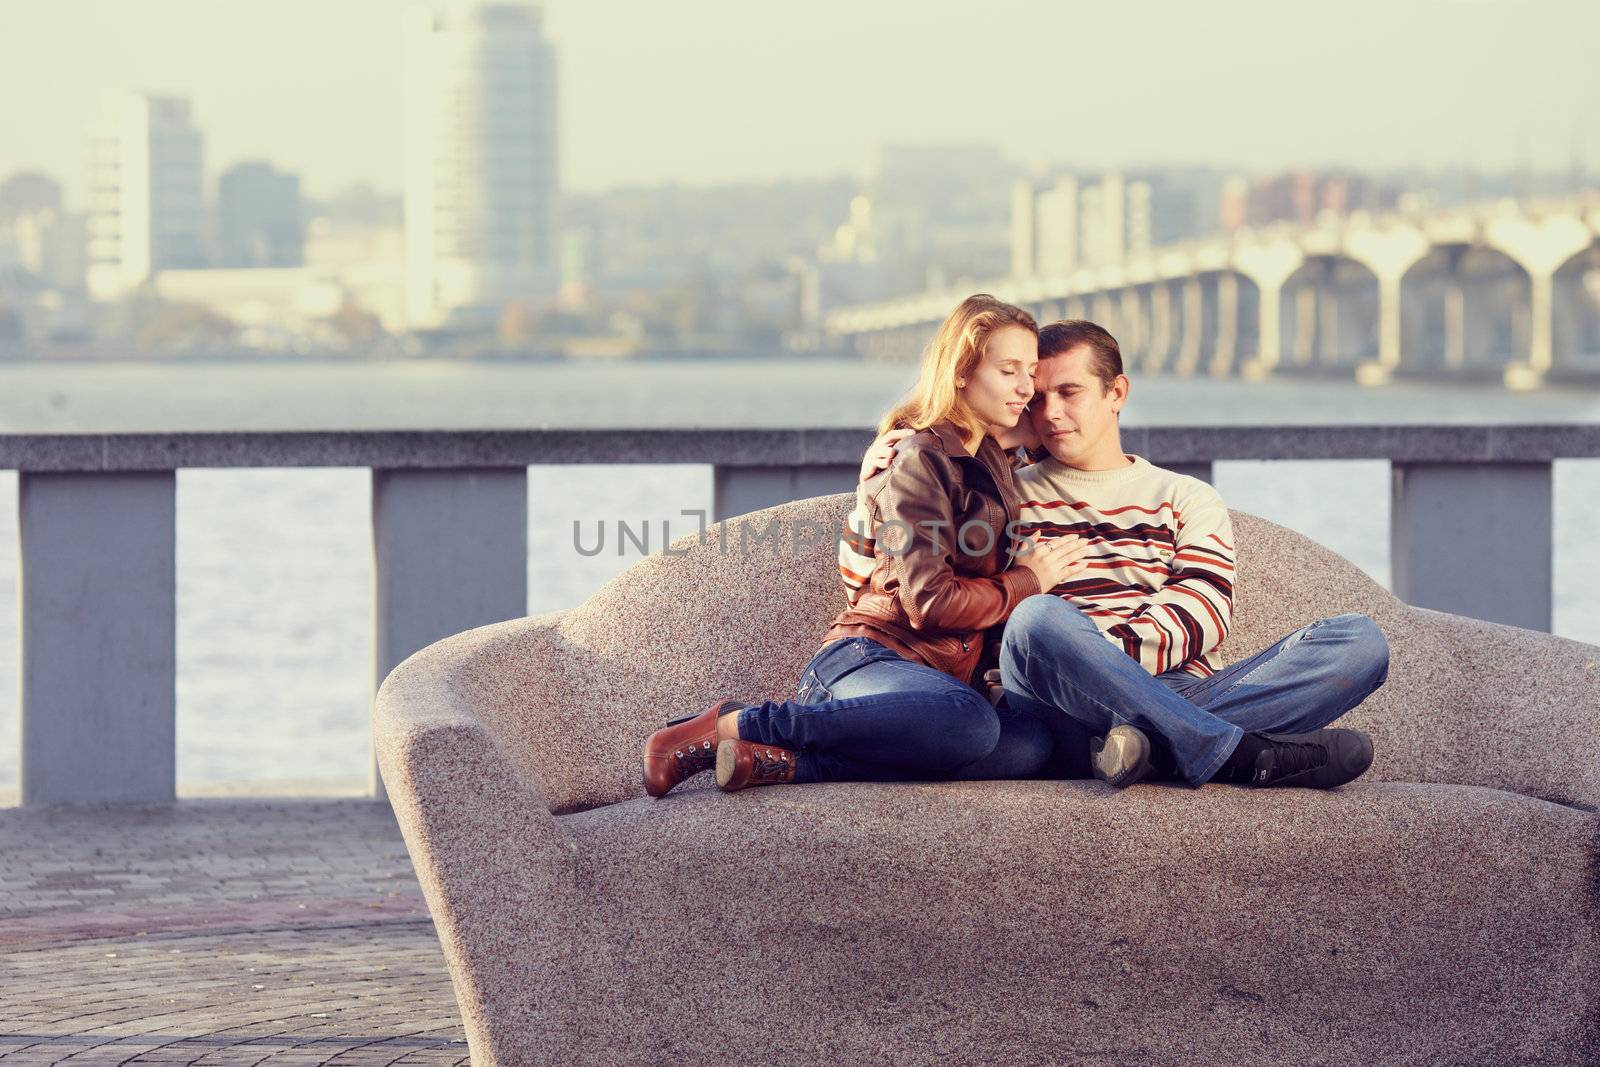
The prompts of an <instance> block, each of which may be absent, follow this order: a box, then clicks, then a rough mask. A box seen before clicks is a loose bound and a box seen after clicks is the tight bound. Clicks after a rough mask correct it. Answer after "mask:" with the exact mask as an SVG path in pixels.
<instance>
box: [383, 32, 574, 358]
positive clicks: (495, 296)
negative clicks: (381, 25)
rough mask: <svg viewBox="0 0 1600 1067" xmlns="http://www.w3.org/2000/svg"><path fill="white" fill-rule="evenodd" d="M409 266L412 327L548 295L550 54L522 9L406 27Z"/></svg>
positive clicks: (483, 315) (486, 315) (552, 148)
mask: <svg viewBox="0 0 1600 1067" xmlns="http://www.w3.org/2000/svg"><path fill="white" fill-rule="evenodd" d="M406 75H407V85H408V89H407V93H408V95H407V100H406V189H405V228H406V268H407V307H408V313H409V316H410V319H411V323H412V325H414V326H419V327H428V326H441V325H455V324H475V323H481V324H485V325H492V324H493V323H494V322H495V321H496V320H497V318H498V315H499V311H500V308H501V307H503V306H504V305H505V304H506V303H507V302H508V301H511V300H516V299H525V298H528V297H533V296H542V295H549V294H553V293H554V291H555V287H556V270H555V232H554V231H555V196H556V71H555V53H554V50H553V49H552V48H551V46H550V44H549V42H548V41H547V40H546V38H545V36H544V29H543V25H542V17H541V12H540V10H539V9H538V8H536V7H532V6H528V5H524V4H483V5H479V6H466V5H457V6H452V7H450V8H448V9H442V10H431V9H418V10H414V11H412V12H411V14H410V17H409V22H408V25H407V59H406Z"/></svg>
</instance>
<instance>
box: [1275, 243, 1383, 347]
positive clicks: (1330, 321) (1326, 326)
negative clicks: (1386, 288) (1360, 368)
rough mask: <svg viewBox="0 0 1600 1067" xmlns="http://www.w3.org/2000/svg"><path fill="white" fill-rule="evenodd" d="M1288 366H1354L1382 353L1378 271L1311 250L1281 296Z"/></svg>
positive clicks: (1282, 327)
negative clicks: (1379, 324) (1379, 334)
mask: <svg viewBox="0 0 1600 1067" xmlns="http://www.w3.org/2000/svg"><path fill="white" fill-rule="evenodd" d="M1279 300H1280V303H1281V310H1280V312H1279V322H1280V323H1281V330H1282V337H1281V340H1280V344H1281V350H1282V352H1283V359H1282V360H1281V361H1280V363H1279V366H1280V368H1282V369H1284V370H1300V371H1323V370H1329V369H1335V368H1337V369H1339V370H1351V369H1353V368H1354V367H1356V366H1357V365H1359V364H1360V363H1361V362H1362V361H1363V360H1367V359H1372V358H1375V357H1376V356H1377V354H1378V301H1379V289H1378V275H1377V274H1376V273H1375V272H1374V271H1373V270H1372V268H1371V267H1369V266H1368V265H1367V264H1365V263H1363V262H1361V261H1360V260H1357V259H1354V258H1352V257H1350V256H1346V255H1340V254H1336V253H1333V254H1326V255H1321V254H1319V255H1310V256H1307V257H1306V261H1305V262H1304V263H1303V264H1301V265H1300V267H1299V268H1297V269H1296V270H1295V272H1294V273H1293V274H1291V275H1289V277H1288V278H1287V279H1285V280H1284V283H1283V289H1282V291H1281V293H1280V295H1279Z"/></svg>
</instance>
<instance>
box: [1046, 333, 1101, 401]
mask: <svg viewBox="0 0 1600 1067" xmlns="http://www.w3.org/2000/svg"><path fill="white" fill-rule="evenodd" d="M1079 345H1088V346H1089V351H1090V352H1091V353H1093V355H1092V356H1091V357H1090V359H1089V369H1090V370H1091V371H1093V372H1094V376H1095V377H1096V378H1099V379H1100V391H1101V392H1102V393H1103V392H1105V391H1106V390H1107V389H1110V388H1111V383H1112V382H1115V381H1116V380H1117V375H1119V374H1121V373H1122V349H1121V348H1120V347H1118V345H1117V339H1116V338H1115V337H1112V336H1111V332H1110V331H1109V330H1107V329H1106V328H1105V327H1104V326H1097V325H1096V324H1094V323H1092V322H1090V321H1089V320H1088V319H1063V320H1062V321H1060V322H1052V323H1051V324H1050V325H1048V326H1046V327H1044V328H1043V329H1041V330H1040V331H1039V358H1040V359H1049V358H1050V357H1051V356H1064V355H1066V354H1067V353H1068V352H1071V351H1072V350H1073V349H1074V348H1077V347H1078V346H1079Z"/></svg>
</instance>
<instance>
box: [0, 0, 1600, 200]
mask: <svg viewBox="0 0 1600 1067" xmlns="http://www.w3.org/2000/svg"><path fill="white" fill-rule="evenodd" d="M544 8H545V11H546V24H547V27H548V31H549V33H550V36H551V37H552V39H553V40H554V42H555V44H556V48H557V50H558V57H559V62H560V76H559V78H560V91H561V103H560V114H561V135H560V136H561V151H562V160H561V173H562V181H563V183H564V185H565V186H566V187H568V188H575V189H585V190H588V189H597V188H605V187H609V186H614V185H619V184H629V183H637V182H643V183H656V182H664V181H671V180H677V181H684V182H690V183H697V184H699V183H711V182H721V181H738V180H746V179H761V178H771V177H781V176H789V175H793V176H810V175H823V174H836V173H839V172H843V171H856V170H859V169H860V168H861V166H862V164H863V162H864V161H865V159H866V157H867V153H868V151H869V149H870V147H871V146H872V145H874V144H876V143H879V142H882V141H886V140H902V141H941V140H952V141H954V140H989V141H993V142H996V143H998V144H999V145H1000V146H1001V147H1002V148H1004V149H1005V150H1006V151H1007V152H1008V153H1010V154H1011V155H1012V156H1013V157H1015V158H1017V159H1018V160H1020V161H1022V162H1025V163H1072V164H1081V165H1084V166H1090V167H1098V166H1105V165H1128V164H1138V163H1145V162H1198V163H1214V164H1221V165H1225V166H1237V167H1239V168H1241V169H1246V170H1262V169H1274V168H1280V167H1289V166H1300V165H1323V164H1333V165H1347V166H1353V167H1358V168H1378V169H1381V168H1390V167H1400V166H1410V165H1417V166H1433V165H1447V164H1466V165H1469V166H1476V167H1481V168H1485V169H1499V170H1509V169H1513V168H1516V167H1518V166H1521V165H1523V164H1524V163H1528V164H1531V165H1533V166H1535V167H1538V168H1540V169H1565V168H1566V167H1567V166H1568V165H1569V163H1570V160H1571V158H1572V155H1573V151H1574V145H1575V144H1576V145H1577V146H1578V147H1579V148H1580V150H1581V151H1582V152H1583V154H1584V156H1585V157H1586V160H1587V163H1588V166H1589V169H1591V170H1600V74H1597V73H1596V71H1597V68H1600V64H1597V62H1596V59H1595V48H1596V45H1597V42H1600V3H1596V2H1595V0H1339V2H1336V3H1335V2H1327V3H1322V4H1315V5H1313V4H1307V3H1296V2H1293V0H1208V2H1205V3H1195V2H1193V0H1184V2H1166V0H1160V2H1124V3H1116V2H1106V0H1102V2H1100V3H1094V4H1088V3H1073V2H1048V0H1044V2H1036V3H1020V2H1015V0H987V2H983V3H979V2H977V0H969V2H965V3H948V2H944V0H917V2H912V3H874V2H871V0H806V2H803V3H789V4H785V5H781V6H780V5H774V4H765V3H759V2H752V0H674V2H671V3H663V2H660V0H634V2H628V3H622V2H618V0H551V2H549V3H547V4H545V5H544ZM402 12H403V4H402V3H400V2H397V0H270V2H268V0H140V2H137V3H135V2H130V0H0V175H3V174H6V173H9V172H10V171H12V170H14V169H16V168H18V167H21V166H36V167H41V168H43V169H45V170H48V171H50V172H53V173H54V174H55V175H56V176H57V177H59V178H62V179H64V180H65V181H66V183H67V187H68V194H69V196H72V195H74V194H75V192H76V190H77V187H78V184H79V181H78V179H79V170H80V169H81V156H82V147H81V146H82V133H83V128H84V126H85V124H86V122H87V120H88V119H89V118H90V116H91V114H92V113H93V111H94V108H95V104H96V101H97V99H98V95H99V90H100V88H101V86H103V85H105V84H112V83H120V84H126V85H130V86H133V87H136V88H147V89H151V90H155V91H165V92H175V93H184V94H188V95H189V96H190V97H191V98H192V99H193V101H194V107H195V112H196V115H197V117H198V119H199V122H200V125H201V127H202V128H203V130H204V131H205V135H206V161H207V169H208V170H209V171H210V172H211V173H212V174H215V173H216V172H218V171H220V170H222V169H224V168H226V167H227V166H229V165H231V164H233V163H235V162H238V161H239V160H241V159H246V158H268V159H271V160H273V161H275V162H276V163H278V164H279V165H281V166H285V167H287V168H289V169H293V170H298V171H299V172H301V173H302V174H303V175H304V179H305V185H306V187H307V189H308V190H310V191H311V192H314V193H322V192H327V191H331V190H332V189H335V188H337V187H339V186H341V185H344V184H347V183H350V182H355V181H363V180H366V181H374V182H376V183H378V184H379V185H380V186H383V187H387V188H391V189H398V188H399V186H400V161H401V151H402V149H401V136H402V123H401V115H400V112H399V110H398V108H399V104H400V101H401V99H402V94H401V85H402V79H403V78H404V69H403V66H402V55H401V48H402Z"/></svg>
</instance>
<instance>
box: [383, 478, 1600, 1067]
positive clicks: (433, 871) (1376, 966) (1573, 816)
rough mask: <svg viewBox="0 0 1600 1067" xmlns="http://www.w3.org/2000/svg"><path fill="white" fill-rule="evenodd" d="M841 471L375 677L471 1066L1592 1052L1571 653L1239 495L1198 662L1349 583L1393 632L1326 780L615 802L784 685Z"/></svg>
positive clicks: (1561, 1059) (386, 758)
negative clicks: (1411, 585)
mask: <svg viewBox="0 0 1600 1067" xmlns="http://www.w3.org/2000/svg"><path fill="white" fill-rule="evenodd" d="M851 499H852V498H851V497H850V496H848V495H841V496H831V497H819V498H815V499H811V500H803V501H798V502H795V503H793V504H788V505H784V506H782V507H779V508H774V509H770V510H768V511H766V512H760V513H757V514H755V515H752V516H746V517H744V518H742V519H736V520H733V521H732V522H730V523H727V524H723V525H722V526H720V527H718V526H714V527H712V528H711V530H710V531H709V535H708V537H707V539H706V543H704V544H693V545H692V546H691V547H689V548H688V551H687V553H686V554H684V555H655V556H652V557H649V558H647V559H645V560H643V561H641V562H640V563H639V564H638V565H636V566H635V567H633V568H632V569H630V570H629V571H627V572H626V573H624V574H623V575H621V576H619V577H618V578H617V579H615V580H614V581H612V582H611V583H610V584H609V585H607V586H606V587H605V588H603V589H601V590H600V591H599V592H598V593H596V594H595V595H594V596H593V597H591V598H590V599H589V601H588V602H587V603H585V604H584V605H583V606H582V607H580V608H578V609H576V610H574V611H570V612H565V613H558V614H552V615H544V616H538V617H534V618H527V619H518V620H514V621H510V622H505V623H500V624H497V625H493V626H485V627H482V628H479V629H475V630H470V631H467V632H465V633H461V634H457V635H455V636H453V637H451V638H448V639H446V640H444V641H441V642H439V643H437V644H435V645H432V646H430V647H428V648H426V649H423V650H422V651H421V652H418V653H417V654H416V655H414V656H412V657H411V658H410V659H408V660H406V662H404V663H403V664H401V665H400V666H399V667H398V668H396V669H395V671H394V672H393V673H392V674H390V676H389V677H388V679H387V681H385V683H384V685H383V686H382V689H381V690H380V692H379V694H378V698H377V702H376V707H375V712H374V731H375V737H376V744H377V748H378V757H379V761H380V766H381V769H382V773H383V777H384V780H385V782H386V783H387V786H388V789H389V794H390V797H391V799H392V801H393V804H394V810H395V813H396V815H397V817H398V819H399V822H400V826H401V828H402V830H403V831H404V834H405V839H406V842H407V844H408V846H409V848H410V851H411V856H412V858H413V860H414V861H415V865H416V869H417V874H418V875H419V877H420V879H421V882H422V887H423V889H424V891H425V893H426V896H427V900H428V903H429V906H430V908H431V910H432V912H433V915H434V918H435V921H436V923H437V926H438V931H439V936H440V939H441V941H442V942H443V946H444V952H445V956H446V959H447V960H448V962H449V967H450V972H451V977H452V980H453V982H454V984H455V990H456V995H457V998H458V1000H459V1002H460V1006H461V1010H462V1014H463V1016H464V1021H465V1024H466V1030H467V1034H468V1035H469V1041H470V1044H471V1049H472V1052H473V1056H474V1060H475V1062H479V1063H507V1064H511V1063H557V1064H571V1063H659V1064H673V1063H696V1062H710V1061H713V1060H715V1061H718V1062H738V1061H739V1060H745V1061H748V1062H774V1063H779V1062H808V1063H851V1064H864V1063H885V1064H888V1063H894V1064H900V1063H940V1064H949V1063H1006V1064H1024V1063H1064V1062H1065V1063H1151V1064H1195V1063H1235V1062H1251V1063H1254V1064H1267V1063H1273V1064H1278V1063H1281V1064H1305V1063H1311V1062H1326V1063H1363V1064H1365V1063H1418V1064H1422V1063H1443V1062H1449V1063H1484V1064H1497V1065H1498V1064H1521V1063H1526V1064H1553V1063H1585V1062H1596V1056H1597V1054H1600V1053H1597V1049H1600V1037H1597V1018H1600V1013H1597V1005H1600V945H1597V942H1596V932H1595V931H1596V923H1595V919H1596V915H1595V912H1596V886H1597V882H1596V880H1597V870H1600V868H1597V832H1600V820H1597V817H1596V814H1595V810H1596V809H1595V805H1596V804H1600V758H1597V757H1600V742H1597V738H1600V723H1597V713H1600V648H1596V647H1594V646H1590V645H1585V644H1581V643H1578V642H1574V641H1569V640H1565V639H1562V638H1558V637H1553V636H1550V635H1548V634H1543V633H1536V632H1532V631H1526V630H1519V629H1515V628H1512V627H1507V626H1500V625H1495V624H1491V623H1485V622H1479V621H1475V620H1472V619H1466V618H1461V617H1458V616H1452V615H1446V614H1442V613H1439V612H1434V611H1427V610H1423V609H1419V608H1413V607H1409V606H1407V605H1405V604H1404V603H1402V602H1400V601H1399V600H1397V599H1395V598H1394V597H1393V596H1391V595H1390V594H1389V593H1387V592H1385V591H1384V590H1383V589H1382V588H1381V587H1380V586H1378V585H1377V584H1376V583H1374V582H1373V581H1372V580H1371V579H1370V578H1368V577H1367V576H1366V575H1365V574H1364V573H1362V572H1361V571H1360V570H1359V569H1357V568H1356V567H1355V566H1353V565H1352V564H1350V563H1349V562H1348V561H1346V560H1344V559H1342V558H1341V557H1339V556H1337V555H1335V554H1333V553H1332V552H1330V551H1328V550H1327V549H1325V548H1322V547H1321V546H1319V545H1317V544H1316V543H1314V542H1313V541H1311V540H1309V539H1307V538H1305V537H1302V536H1300V535H1298V534H1295V533H1293V532H1291V531H1288V530H1285V529H1283V528H1281V527H1278V526H1275V525H1273V524H1272V523H1269V522H1266V521H1264V520H1262V519H1259V518H1256V517H1253V516H1250V515H1247V514H1242V513H1239V512H1235V513H1234V515H1233V521H1234V524H1235V533H1236V536H1237V538H1238V561H1239V570H1238V584H1237V592H1236V613H1235V629H1234V630H1233V632H1232V634H1231V635H1230V637H1229V640H1228V643H1227V644H1226V645H1225V646H1224V647H1223V650H1222V652H1223V656H1224V659H1225V660H1226V661H1228V662H1233V661H1235V660H1237V659H1238V658H1240V657H1242V656H1245V655H1248V654H1250V653H1252V652H1254V651H1256V650H1258V649H1260V648H1263V647H1265V646H1266V645H1268V644H1270V643H1271V642H1272V641H1273V640H1275V639H1277V638H1278V637H1280V636H1281V635H1282V634H1284V633H1286V632H1288V631H1290V630H1292V629H1294V628H1295V627H1297V626H1300V625H1303V624H1304V623H1306V622H1309V621H1311V620H1312V619H1315V618H1320V617H1323V616H1327V615H1334V614H1339V613H1342V612H1349V611H1358V612H1363V613H1366V614H1368V615H1370V616H1372V617H1373V618H1374V619H1375V620H1376V621H1377V622H1378V624H1379V625H1380V626H1381V628H1382V629H1383V631H1384V633H1385V634H1386V636H1387V637H1388V640H1389V643H1390V648H1391V653H1392V661H1391V668H1390V675H1389V680H1388V683H1387V684H1386V685H1385V686H1384V687H1383V688H1382V689H1381V690H1380V691H1379V692H1377V693H1376V694H1374V696H1373V697H1371V698H1370V699H1369V700H1368V701H1367V702H1366V703H1365V704H1363V705H1362V706H1361V707H1359V708H1357V709H1356V710H1355V711H1353V712H1351V713H1350V714H1349V715H1347V716H1346V717H1345V719H1344V720H1343V721H1344V723H1346V724H1348V725H1352V726H1358V727H1361V728H1363V729H1366V730H1368V731H1370V732H1371V733H1372V735H1373V737H1374V741H1375V743H1376V748H1377V759H1376V762H1375V763H1374V765H1373V767H1372V769H1371V771H1369V772H1368V774H1367V776H1366V777H1364V778H1363V779H1361V780H1360V781H1358V782H1356V783H1353V784H1351V785H1349V786H1346V787H1344V788H1342V789H1338V790H1333V791H1328V792H1318V791H1311V790H1297V789H1290V790H1276V791H1273V790H1267V791H1251V790H1246V789H1243V788H1240V787H1235V786H1228V785H1215V784H1213V785H1207V786H1205V787H1203V788H1201V789H1199V790H1191V789H1188V788H1186V787H1183V786H1180V785H1175V784H1165V783H1147V784H1142V785H1138V786H1135V787H1133V788H1131V789H1128V790H1125V791H1122V792H1115V791H1113V790H1111V789H1109V788H1108V787H1106V786H1104V785H1103V784H1101V783H1099V782H1096V781H1092V780H1090V781H1010V782H954V783H927V784H911V785H886V784H866V783H828V784H815V785H806V786H788V787H777V788H770V789H754V790H749V791H746V792H743V793H739V794H733V795H726V794H722V793H720V792H718V791H717V790H716V788H715V786H714V784H713V783H712V781H711V776H710V775H702V776H700V777H699V778H698V779H696V780H694V781H693V782H691V783H688V784H686V785H684V786H681V787H679V789H678V791H676V792H674V793H673V794H672V795H670V796H668V797H666V798H664V799H662V800H652V799H650V798H648V797H646V796H644V793H643V788H642V786H641V782H640V765H639V752H640V747H641V745H642V742H643V740H644V738H645V736H646V735H647V734H649V733H650V731H652V730H653V729H655V728H657V727H658V726H659V725H660V724H661V723H662V722H663V720H665V719H666V718H667V717H668V716H670V715H676V714H682V713H686V712H691V711H698V710H700V709H701V708H702V707H704V706H705V705H706V704H707V703H709V702H710V700H711V699H712V698H713V697H718V696H723V695H727V696H738V697H741V698H748V699H750V700H752V701H755V700H758V699H763V698H781V697H786V696H790V695H792V693H793V687H794V684H795V682H796V680H797V678H798V675H799V672H800V669H801V667H802V665H803V664H804V663H805V662H806V660H807V659H808V658H809V657H810V656H811V655H812V653H813V652H815V650H816V647H817V645H818V643H819V640H820V637H821V635H822V633H823V629H824V625H825V623H826V622H827V621H828V620H829V619H831V618H832V617H833V615H834V614H835V613H836V612H837V611H838V610H839V608H840V605H841V603H842V599H843V597H842V591H841V588H840V586H839V583H838V580H837V578H836V577H835V571H834V562H833V554H834V543H833V540H832V534H831V531H832V530H834V529H836V528H837V525H838V523H839V522H840V520H841V519H842V517H843V516H844V514H845V513H846V512H847V510H848V508H849V506H850V503H851ZM774 520H777V521H778V522H779V523H780V525H779V526H778V527H777V528H776V530H775V533H776V535H777V537H779V538H781V539H782V541H783V544H781V545H776V544H773V543H771V542H757V541H756V537H757V536H758V535H760V534H763V533H766V532H768V531H769V530H773V527H772V525H771V524H772V522H773V521H774ZM741 526H742V527H743V528H744V533H745V535H746V542H747V544H746V547H747V548H748V551H747V552H746V553H741V552H740V532H739V531H740V528H741ZM719 539H720V542H721V543H720V544H719ZM690 540H691V541H692V539H690ZM684 544H685V542H680V543H679V545H680V546H682V545H684ZM1480 565H1484V566H1488V565H1493V561H1492V560H1490V561H1481V562H1478V561H1472V560H1463V561H1461V569H1462V575H1463V580H1470V578H1471V574H1472V570H1473V568H1474V567H1475V566H1480Z"/></svg>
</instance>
